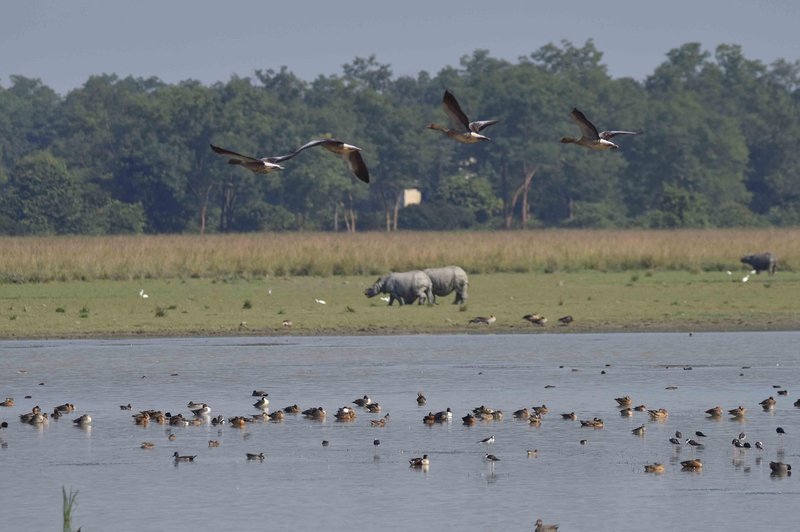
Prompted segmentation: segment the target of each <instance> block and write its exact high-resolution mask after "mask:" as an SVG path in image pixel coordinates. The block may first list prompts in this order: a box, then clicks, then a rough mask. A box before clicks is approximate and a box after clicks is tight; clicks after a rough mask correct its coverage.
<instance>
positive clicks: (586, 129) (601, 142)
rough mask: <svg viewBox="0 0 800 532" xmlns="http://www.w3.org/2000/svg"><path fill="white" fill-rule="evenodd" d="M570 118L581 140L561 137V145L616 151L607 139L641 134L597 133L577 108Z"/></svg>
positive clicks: (627, 132) (617, 147)
mask: <svg viewBox="0 0 800 532" xmlns="http://www.w3.org/2000/svg"><path fill="white" fill-rule="evenodd" d="M571 116H572V119H573V120H575V122H577V123H578V127H579V128H581V138H579V139H576V138H575V137H562V138H561V142H562V143H563V144H578V145H580V146H585V147H587V148H591V149H593V150H618V149H619V146H617V145H616V144H614V143H613V142H611V141H610V140H608V139H611V138H614V137H616V136H617V135H638V134H640V133H641V131H600V132H599V133H598V131H597V128H596V127H595V126H594V124H592V123H591V122H590V121H589V119H588V118H586V115H584V114H583V113H582V112H580V111H578V109H577V108H575V107H573V108H572V113H571Z"/></svg>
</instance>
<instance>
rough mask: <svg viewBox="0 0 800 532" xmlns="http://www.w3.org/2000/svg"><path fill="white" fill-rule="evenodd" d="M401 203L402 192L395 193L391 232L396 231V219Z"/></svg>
mask: <svg viewBox="0 0 800 532" xmlns="http://www.w3.org/2000/svg"><path fill="white" fill-rule="evenodd" d="M401 203H403V191H402V190H400V191H398V192H397V197H396V198H395V200H394V219H393V220H392V230H393V231H397V218H398V217H399V216H400V204H401Z"/></svg>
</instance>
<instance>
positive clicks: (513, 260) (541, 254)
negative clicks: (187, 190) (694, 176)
mask: <svg viewBox="0 0 800 532" xmlns="http://www.w3.org/2000/svg"><path fill="white" fill-rule="evenodd" d="M764 251H771V252H772V253H774V254H775V255H776V256H777V257H778V268H779V270H795V269H797V268H798V267H800V229H753V230H750V229H747V230H743V229H713V230H675V231H651V230H557V229H552V230H536V231H495V232H491V231H486V232H396V233H377V232H373V233H356V234H347V233H277V234H276V233H259V234H252V233H250V234H232V235H158V236H99V237H92V236H75V237H0V282H44V281H69V280H96V279H112V280H129V279H170V278H258V277H265V276H306V275H314V276H330V275H363V274H370V275H377V274H381V273H384V272H388V271H402V270H410V269H417V268H425V267H432V266H440V265H446V264H459V265H461V266H462V267H464V268H465V269H466V270H467V271H468V272H471V273H492V272H536V271H539V272H554V271H567V272H574V271H589V270H594V271H625V270H643V269H655V270H689V271H719V270H726V269H731V270H733V269H741V268H742V265H741V264H740V263H739V257H741V256H742V255H744V254H749V253H760V252H764Z"/></svg>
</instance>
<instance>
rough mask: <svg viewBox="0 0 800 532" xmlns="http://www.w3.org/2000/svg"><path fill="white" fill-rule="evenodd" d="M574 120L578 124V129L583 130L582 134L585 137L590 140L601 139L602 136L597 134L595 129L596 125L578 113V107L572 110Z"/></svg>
mask: <svg viewBox="0 0 800 532" xmlns="http://www.w3.org/2000/svg"><path fill="white" fill-rule="evenodd" d="M571 115H572V119H573V120H575V121H576V122H577V123H578V127H580V128H581V132H582V133H583V136H584V137H586V138H590V139H595V140H597V139H599V138H600V135H599V134H598V133H597V128H596V127H594V124H592V123H591V122H589V119H588V118H586V115H584V114H583V113H582V112H580V111H578V109H577V107H573V108H572V113H571Z"/></svg>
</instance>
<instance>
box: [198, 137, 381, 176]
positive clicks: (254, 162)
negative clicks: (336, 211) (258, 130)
mask: <svg viewBox="0 0 800 532" xmlns="http://www.w3.org/2000/svg"><path fill="white" fill-rule="evenodd" d="M314 146H322V147H323V148H325V149H326V150H328V151H329V152H331V153H335V154H337V155H341V156H342V158H343V159H344V160H345V161H346V162H347V164H348V166H349V167H350V171H351V172H353V174H354V175H355V176H356V177H357V178H359V179H360V180H361V181H363V182H365V183H369V169H368V168H367V165H366V163H365V162H364V159H363V158H362V157H361V148H359V147H358V146H353V145H352V144H347V143H345V142H342V141H341V140H336V139H319V140H312V141H310V142H306V143H305V144H303V145H302V146H300V147H299V148H297V149H296V150H295V151H293V152H292V153H290V154H288V155H280V156H278V157H262V158H260V159H257V158H255V157H250V156H249V155H242V154H241V153H236V152H234V151H230V150H227V149H225V148H220V147H219V146H214V145H213V144H211V149H212V150H214V152H216V153H218V154H220V155H227V156H228V157H229V159H228V164H238V165H241V166H244V167H245V168H247V169H248V170H250V171H251V172H255V173H257V174H268V173H270V172H274V171H275V170H283V169H284V168H283V166H281V165H280V164H278V163H281V162H283V161H286V160H289V159H291V158H292V157H294V156H295V155H297V154H298V153H300V152H301V151H303V150H305V149H308V148H313V147H314Z"/></svg>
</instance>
